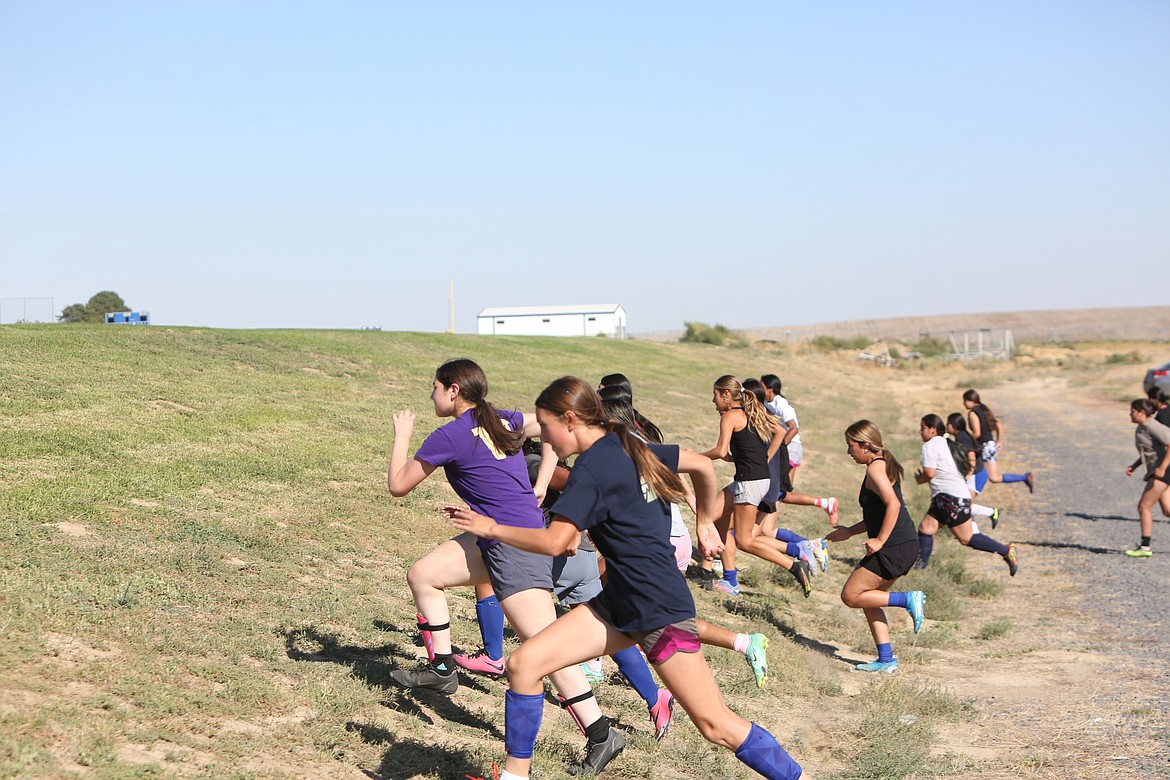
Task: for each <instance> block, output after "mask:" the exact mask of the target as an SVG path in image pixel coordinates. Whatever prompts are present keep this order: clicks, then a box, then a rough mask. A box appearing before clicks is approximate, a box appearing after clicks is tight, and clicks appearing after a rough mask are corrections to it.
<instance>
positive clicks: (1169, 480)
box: [1146, 469, 1170, 485]
mask: <svg viewBox="0 0 1170 780" xmlns="http://www.w3.org/2000/svg"><path fill="white" fill-rule="evenodd" d="M1146 479H1149V480H1151V481H1156V482H1165V483H1166V484H1167V485H1170V469H1166V473H1165V474H1163V475H1162V476H1160V477H1159V476H1158V475H1157V474H1155V473H1154V472H1152V471H1151V472H1150V476H1148V477H1146Z"/></svg>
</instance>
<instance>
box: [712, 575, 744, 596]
mask: <svg viewBox="0 0 1170 780" xmlns="http://www.w3.org/2000/svg"><path fill="white" fill-rule="evenodd" d="M711 588H712V589H713V590H717V591H719V592H720V593H726V594H727V595H728V596H738V595H739V585H732V584H731V583H730V582H728V581H727V580H726V579H724V578H722V577H720V578H719V579H717V580H715V582H713V583H712V584H711Z"/></svg>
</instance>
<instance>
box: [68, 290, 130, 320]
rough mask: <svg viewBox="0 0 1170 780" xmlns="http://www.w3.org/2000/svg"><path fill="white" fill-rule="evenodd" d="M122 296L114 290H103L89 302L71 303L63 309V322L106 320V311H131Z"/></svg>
mask: <svg viewBox="0 0 1170 780" xmlns="http://www.w3.org/2000/svg"><path fill="white" fill-rule="evenodd" d="M129 310H130V307H129V306H127V305H126V302H125V301H124V300H122V296H121V295H118V293H116V292H113V291H112V290H102V291H101V292H100V293H97V294H95V295H94V296H93V297H92V298H90V299H89V303H85V304H81V303H71V304H69V305H68V306H66V307H65V308H64V309H62V310H61V316H60V318H59V319H60V320H61V322H105V321H106V312H109V311H129Z"/></svg>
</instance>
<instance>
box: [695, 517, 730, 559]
mask: <svg viewBox="0 0 1170 780" xmlns="http://www.w3.org/2000/svg"><path fill="white" fill-rule="evenodd" d="M695 535H696V536H698V537H699V552H701V553H702V554H703V558H704V560H708V561H713V560H715V556H716V555H718V554H719V553H721V552H723V540H721V539H720V538H719V531H718V530H717V529H716V528H715V524H714V523H696V524H695Z"/></svg>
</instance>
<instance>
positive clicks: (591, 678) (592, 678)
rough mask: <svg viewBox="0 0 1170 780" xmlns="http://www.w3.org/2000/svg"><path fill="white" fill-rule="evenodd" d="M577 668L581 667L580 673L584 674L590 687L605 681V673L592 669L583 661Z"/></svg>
mask: <svg viewBox="0 0 1170 780" xmlns="http://www.w3.org/2000/svg"><path fill="white" fill-rule="evenodd" d="M578 666H580V667H581V671H583V672H585V679H586V680H587V681H588V682H589V684H590V685H591V686H592V685H597V684H598V683H599V682H601V681H602V680H604V679H605V672H604V671H602V670H601V669H594V668H593V667H592V666H590V665H589V663H588V662H585V661H583V662H581V663H580V664H578Z"/></svg>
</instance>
